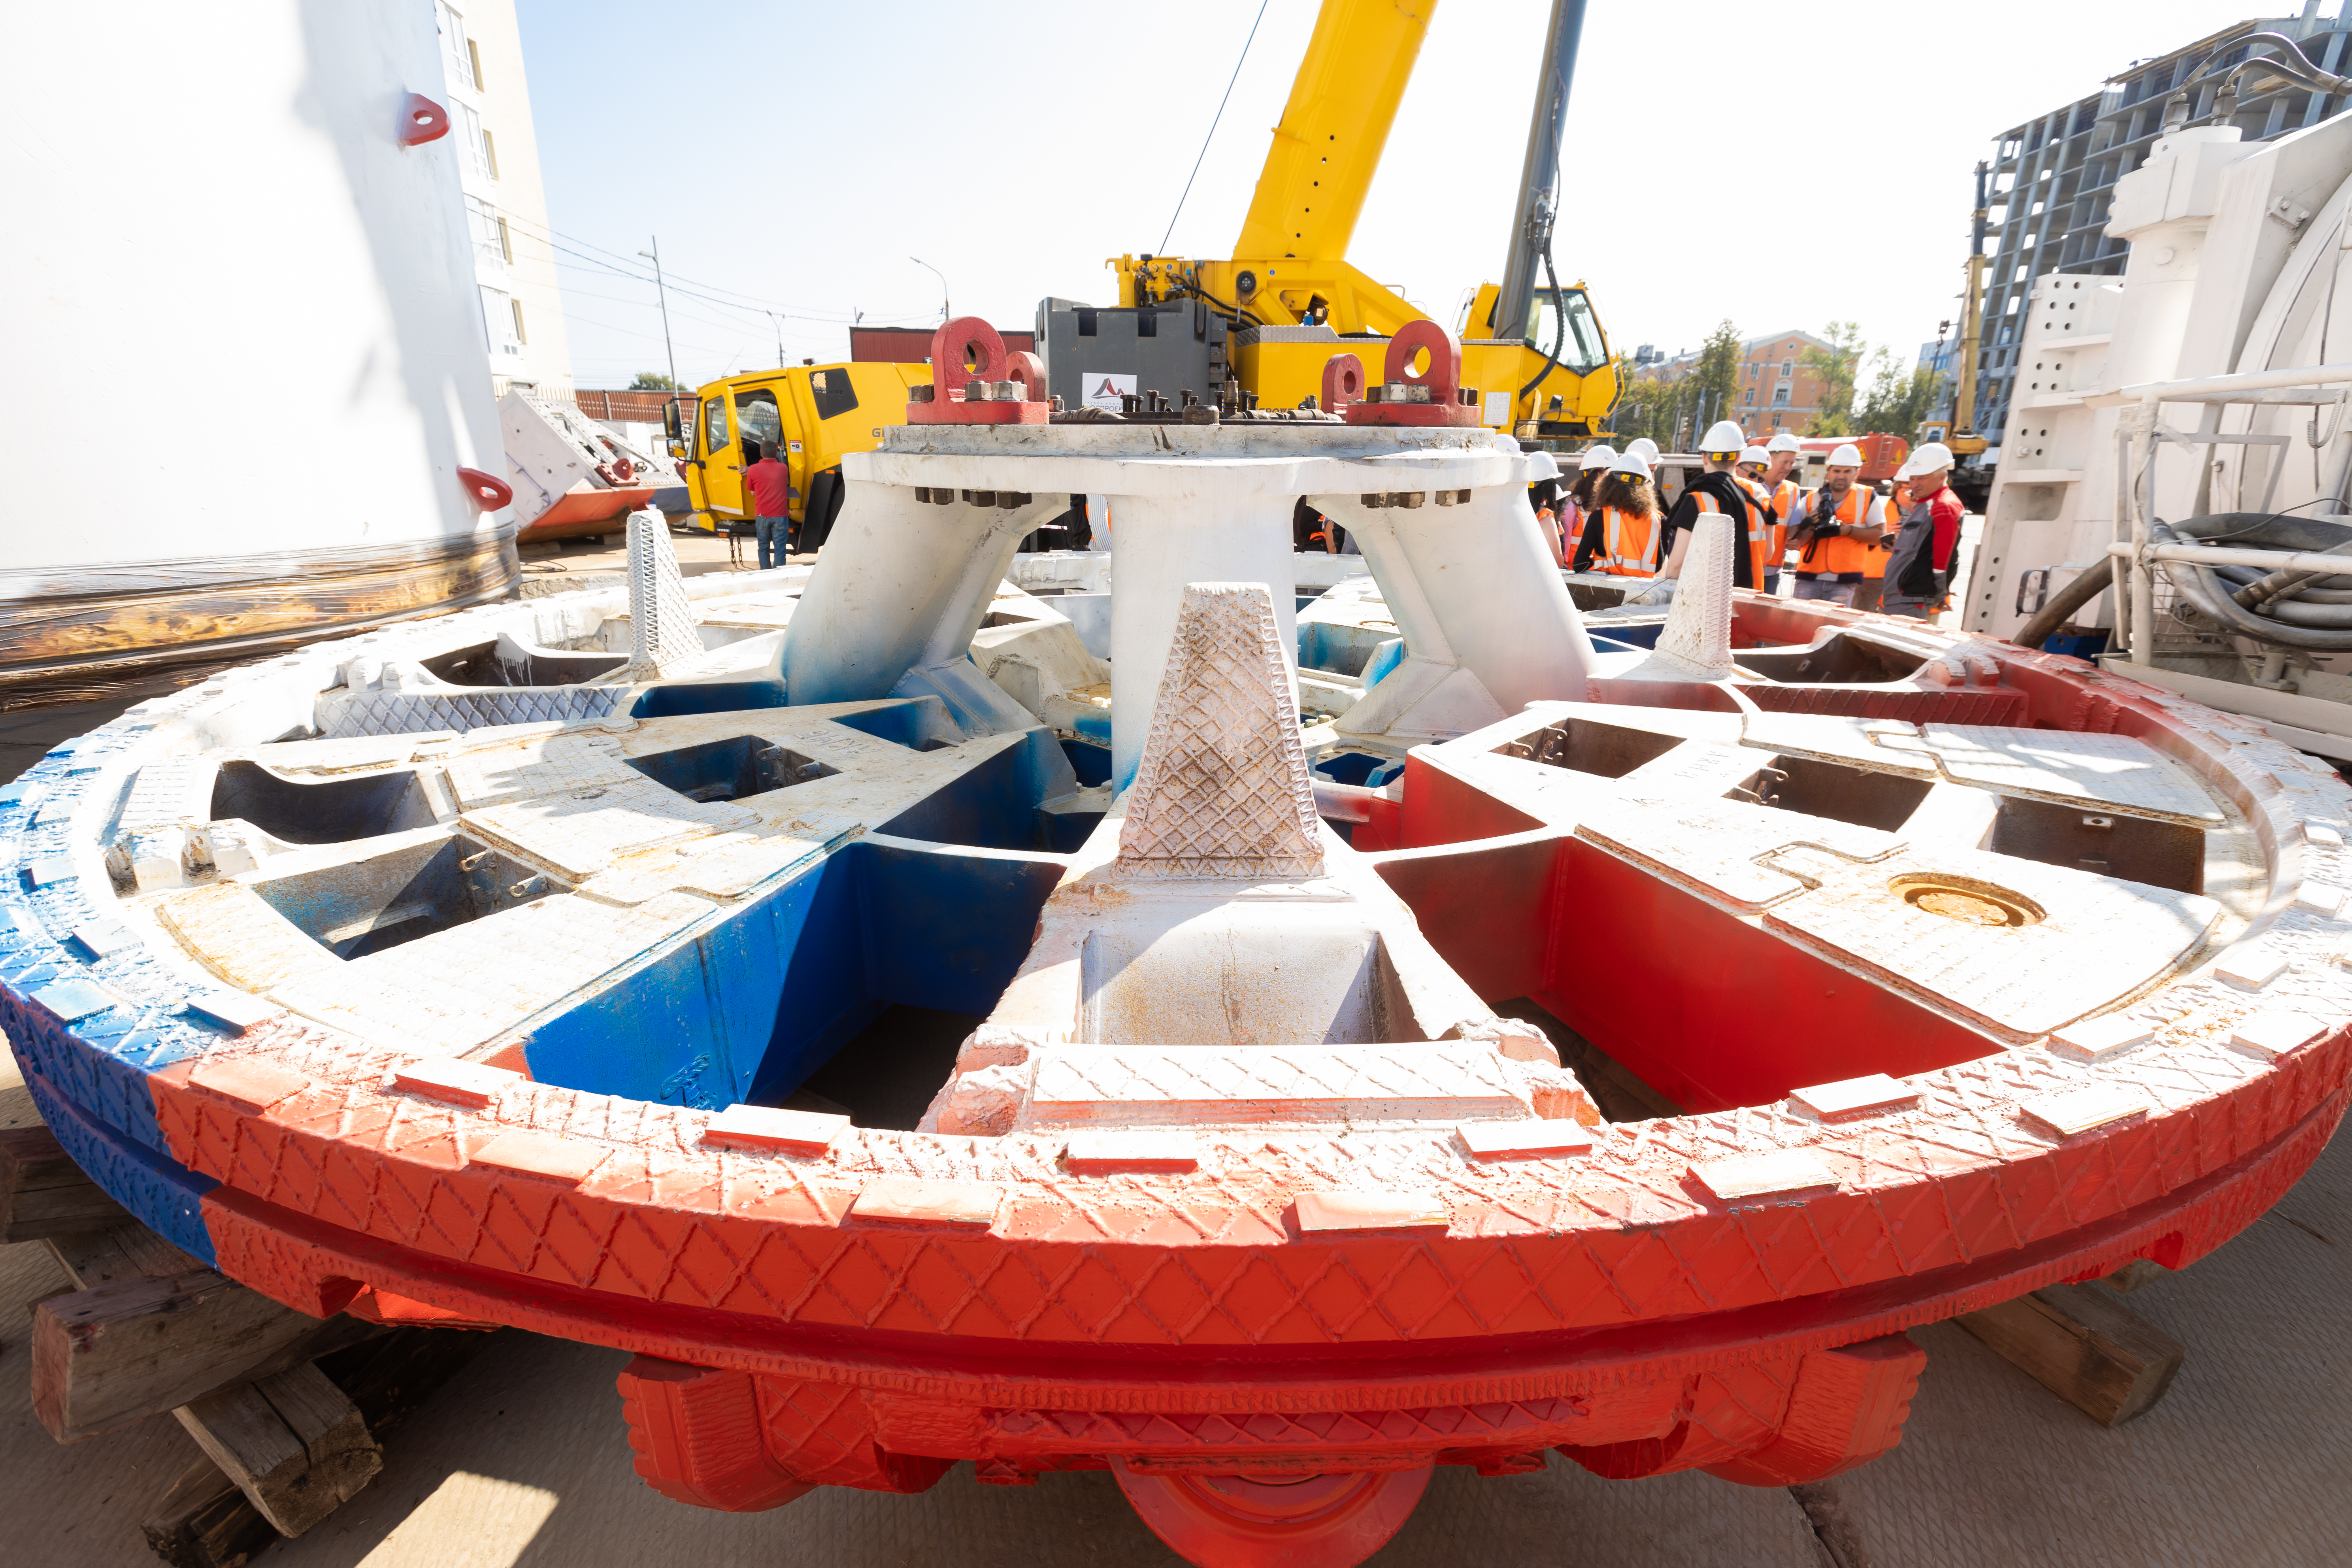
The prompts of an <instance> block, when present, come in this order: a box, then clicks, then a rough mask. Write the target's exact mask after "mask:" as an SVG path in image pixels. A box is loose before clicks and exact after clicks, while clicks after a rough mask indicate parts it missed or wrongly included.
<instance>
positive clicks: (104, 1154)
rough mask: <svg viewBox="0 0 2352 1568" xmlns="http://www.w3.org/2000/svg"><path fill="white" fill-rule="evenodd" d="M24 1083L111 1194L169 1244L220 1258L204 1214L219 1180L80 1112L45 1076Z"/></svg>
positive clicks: (61, 1143) (62, 1139)
mask: <svg viewBox="0 0 2352 1568" xmlns="http://www.w3.org/2000/svg"><path fill="white" fill-rule="evenodd" d="M25 1087H26V1088H27V1089H31V1090H32V1091H33V1103H34V1105H36V1106H37V1107H38V1108H39V1110H40V1112H41V1120H42V1121H46V1122H47V1123H48V1125H49V1131H50V1132H51V1133H52V1134H53V1135H54V1136H55V1137H56V1138H57V1141H58V1147H60V1148H62V1149H63V1150H65V1152H67V1154H68V1155H69V1156H71V1157H72V1159H73V1163H75V1164H77V1165H79V1166H80V1167H81V1168H82V1171H83V1173H85V1174H86V1175H88V1176H89V1179H90V1180H91V1181H93V1182H96V1183H97V1184H99V1185H100V1186H101V1187H103V1188H105V1189H106V1191H107V1194H108V1195H109V1196H110V1197H111V1198H113V1199H114V1201H115V1202H117V1203H119V1204H121V1205H122V1206H123V1207H124V1208H127V1209H129V1210H130V1211H131V1213H132V1214H134V1215H138V1216H139V1218H140V1221H141V1223H142V1224H144V1225H145V1226H147V1228H148V1229H150V1230H152V1231H153V1232H155V1234H156V1235H158V1236H160V1237H163V1239H164V1240H166V1241H168V1242H170V1243H171V1244H172V1245H173V1246H174V1247H179V1248H181V1249H182V1250H183V1251H185V1252H192V1253H194V1255H195V1256H196V1257H198V1258H202V1259H204V1261H205V1262H206V1263H217V1262H219V1261H220V1259H219V1258H217V1257H215V1254H214V1252H213V1238H212V1236H211V1234H210V1233H209V1232H207V1231H206V1230H205V1213H204V1200H205V1194H206V1193H209V1192H211V1191H212V1190H213V1189H214V1188H215V1187H216V1186H218V1185H220V1184H219V1183H218V1182H215V1181H214V1180H213V1179H212V1178H211V1177H210V1176H200V1175H198V1174H196V1173H195V1172H194V1171H191V1170H189V1169H188V1168H187V1167H186V1166H185V1165H183V1164H181V1163H179V1162H177V1161H176V1160H173V1159H171V1158H169V1157H167V1156H165V1155H163V1154H159V1153H157V1152H154V1151H153V1150H152V1149H149V1148H147V1147H145V1146H144V1145H142V1144H139V1143H135V1142H132V1141H131V1140H130V1139H128V1138H125V1137H123V1136H122V1135H121V1133H120V1132H119V1131H116V1130H115V1129H113V1128H111V1127H109V1126H107V1125H106V1124H105V1123H103V1122H101V1121H99V1120H98V1119H97V1118H95V1117H92V1116H89V1115H86V1114H84V1112H83V1111H82V1109H81V1107H80V1106H79V1105H77V1104H75V1103H74V1102H73V1101H72V1100H69V1099H68V1098H67V1097H66V1096H65V1095H63V1094H60V1093H58V1089H57V1086H56V1085H54V1084H52V1083H50V1082H49V1081H48V1080H47V1079H45V1078H40V1077H37V1076H36V1075H33V1074H30V1073H28V1074H26V1077H25Z"/></svg>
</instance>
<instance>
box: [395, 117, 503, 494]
mask: <svg viewBox="0 0 2352 1568" xmlns="http://www.w3.org/2000/svg"><path fill="white" fill-rule="evenodd" d="M448 134H449V111H448V110H446V109H444V108H442V107H441V106H440V105H439V104H437V103H436V102H434V101H433V100H431V99H429V98H427V97H425V95H424V94H423V93H421V92H412V93H410V94H409V95H408V98H407V100H406V101H404V103H402V104H401V106H400V144H401V145H402V146H404V147H422V146H424V145H425V143H426V142H438V141H440V140H441V138H443V137H444V136H446V135H448ZM499 504H500V505H504V504H505V503H504V502H500V503H499Z"/></svg>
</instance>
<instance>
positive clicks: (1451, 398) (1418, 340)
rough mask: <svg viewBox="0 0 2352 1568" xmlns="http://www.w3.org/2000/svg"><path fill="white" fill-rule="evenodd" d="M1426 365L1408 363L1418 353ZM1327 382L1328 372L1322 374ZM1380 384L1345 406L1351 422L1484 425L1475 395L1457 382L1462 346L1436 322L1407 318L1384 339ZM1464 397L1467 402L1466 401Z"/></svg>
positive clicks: (1473, 390) (1367, 389)
mask: <svg viewBox="0 0 2352 1568" xmlns="http://www.w3.org/2000/svg"><path fill="white" fill-rule="evenodd" d="M1424 350H1425V351H1427V353H1428V354H1429V368H1427V369H1426V370H1424V371H1423V372H1421V374H1418V375H1416V374H1413V370H1412V362H1413V361H1414V360H1415V359H1416V358H1418V357H1419V356H1420V355H1421V353H1423V351H1424ZM1324 374H1325V377H1326V382H1327V384H1328V377H1329V374H1330V372H1329V369H1328V366H1327V367H1326V369H1325V372H1324ZM1381 382H1382V384H1381V385H1379V386H1375V387H1367V388H1366V389H1365V390H1364V395H1363V399H1362V401H1360V402H1357V403H1350V404H1349V405H1348V423H1349V424H1350V425H1454V426H1470V425H1478V424H1482V423H1484V421H1482V420H1481V419H1480V417H1479V413H1478V394H1477V391H1476V390H1475V388H1465V387H1464V386H1463V384H1462V345H1461V344H1460V343H1458V342H1455V341H1454V334H1453V333H1452V332H1449V331H1446V330H1445V329H1444V327H1441V326H1439V325H1438V324H1437V323H1436V322H1435V321H1408V322H1406V323H1405V324H1404V325H1403V326H1402V327H1400V328H1399V329H1397V334H1396V336H1394V337H1392V338H1391V339H1390V340H1389V353H1388V360H1387V362H1386V363H1385V365H1384V366H1383V368H1382V370H1381ZM1465 399H1466V401H1465Z"/></svg>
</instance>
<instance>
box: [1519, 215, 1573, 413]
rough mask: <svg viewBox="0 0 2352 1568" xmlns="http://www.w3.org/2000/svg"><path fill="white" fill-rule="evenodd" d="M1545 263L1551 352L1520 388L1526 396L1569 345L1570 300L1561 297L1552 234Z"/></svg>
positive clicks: (1547, 241) (1545, 249)
mask: <svg viewBox="0 0 2352 1568" xmlns="http://www.w3.org/2000/svg"><path fill="white" fill-rule="evenodd" d="M1543 264H1544V282H1545V283H1546V284H1548V285H1549V286H1550V289H1551V314H1552V334H1551V353H1549V354H1547V355H1545V356H1544V367H1543V369H1541V370H1539V371H1538V372H1536V378H1535V379H1534V380H1533V381H1531V382H1529V383H1528V384H1526V385H1525V386H1523V387H1521V388H1519V397H1525V396H1526V395H1528V393H1530V392H1533V391H1534V390H1535V389H1536V388H1537V387H1538V386H1541V385H1542V384H1544V380H1545V378H1546V377H1547V376H1549V375H1550V374H1551V373H1552V372H1553V371H1556V370H1558V369H1559V351H1560V350H1561V349H1563V348H1566V347H1567V346H1568V301H1567V300H1564V299H1562V298H1560V293H1559V273H1557V272H1555V271H1553V270H1552V266H1551V236H1550V235H1549V234H1547V235H1545V236H1544V247H1543ZM1519 397H1514V398H1512V399H1511V401H1512V402H1513V403H1517V402H1518V400H1519ZM1536 417H1537V418H1538V419H1540V418H1542V417H1543V411H1542V410H1541V409H1538V410H1537V411H1536Z"/></svg>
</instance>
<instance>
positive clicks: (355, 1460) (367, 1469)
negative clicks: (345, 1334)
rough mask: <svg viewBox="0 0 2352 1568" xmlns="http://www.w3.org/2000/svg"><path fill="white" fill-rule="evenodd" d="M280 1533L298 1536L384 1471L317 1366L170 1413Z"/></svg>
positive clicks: (355, 1412)
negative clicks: (381, 1470) (379, 1472)
mask: <svg viewBox="0 0 2352 1568" xmlns="http://www.w3.org/2000/svg"><path fill="white" fill-rule="evenodd" d="M173 1415H177V1416H178V1417H179V1418H180V1425H181V1426H184V1427H186V1428H187V1429H188V1435H189V1436H192V1437H194V1438H195V1440H196V1443H197V1446H198V1447H202V1448H203V1449H204V1451H205V1454H206V1455H207V1456H208V1457H209V1458H211V1459H212V1461H213V1463H214V1464H215V1465H218V1466H219V1467H220V1468H221V1472H222V1473H223V1474H224V1475H226V1476H227V1477H228V1479H230V1480H232V1481H235V1482H236V1487H237V1489H238V1490H239V1491H242V1492H243V1493H244V1494H245V1496H246V1500H247V1501H248V1502H250V1503H252V1504H253V1506H254V1508H255V1509H256V1510H258V1511H259V1512H260V1514H261V1517H262V1518H264V1519H266V1520H268V1521H269V1523H270V1525H271V1526H272V1527H273V1528H275V1529H276V1530H277V1531H278V1533H279V1534H280V1535H299V1534H301V1533H302V1532H303V1531H306V1530H308V1529H310V1527H311V1526H312V1525H314V1524H316V1523H318V1522H319V1521H320V1520H322V1519H324V1518H326V1517H327V1516H328V1515H329V1514H331V1513H332V1512H334V1511H335V1510H336V1509H338V1508H340V1507H341V1506H342V1503H343V1500H345V1499H346V1498H348V1497H350V1496H351V1495H352V1493H354V1492H356V1491H358V1490H359V1489H361V1488H362V1487H363V1486H365V1485H367V1484H368V1482H369V1481H370V1480H371V1479H373V1478H374V1476H375V1473H376V1472H377V1471H378V1470H380V1469H382V1468H383V1450H382V1449H380V1448H379V1447H377V1446H376V1442H375V1439H374V1438H373V1437H372V1436H369V1435H368V1429H367V1422H366V1421H365V1420H364V1419H362V1417H361V1415H360V1410H359V1406H358V1405H353V1404H352V1401H351V1398H350V1396H349V1395H347V1394H344V1393H343V1391H342V1390H341V1389H340V1388H337V1387H336V1386H335V1385H334V1384H331V1383H330V1382H328V1381H327V1374H326V1373H322V1372H320V1370H319V1369H318V1368H317V1367H315V1366H298V1367H296V1368H294V1369H293V1370H292V1371H290V1372H281V1373H273V1374H272V1375H270V1376H268V1377H265V1378H261V1379H259V1380H257V1381H256V1382H254V1383H249V1384H244V1385H243V1386H241V1387H237V1388H233V1389H229V1390H226V1391H225V1392H223V1393H220V1394H209V1395H207V1396H206V1397H205V1398H203V1399H199V1400H197V1401H195V1402H194V1403H193V1404H190V1405H184V1406H182V1407H181V1408H180V1409H178V1410H175V1411H173Z"/></svg>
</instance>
